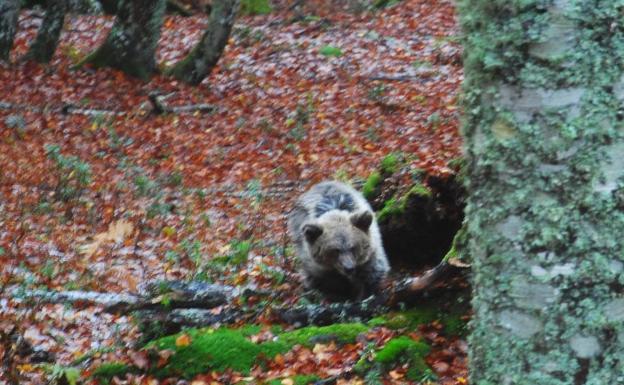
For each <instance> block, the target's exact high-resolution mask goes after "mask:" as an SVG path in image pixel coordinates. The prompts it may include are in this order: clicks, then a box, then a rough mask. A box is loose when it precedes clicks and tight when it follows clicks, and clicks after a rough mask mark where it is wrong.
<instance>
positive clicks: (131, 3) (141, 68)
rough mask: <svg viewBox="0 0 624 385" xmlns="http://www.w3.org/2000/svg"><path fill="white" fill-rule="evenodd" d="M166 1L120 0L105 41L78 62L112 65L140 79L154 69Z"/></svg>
mask: <svg viewBox="0 0 624 385" xmlns="http://www.w3.org/2000/svg"><path fill="white" fill-rule="evenodd" d="M165 6H166V1H165V0H120V2H119V6H118V9H117V17H116V19H115V24H114V25H113V28H112V29H111V31H110V32H109V34H108V36H107V37H106V40H105V41H104V43H102V45H101V46H100V47H98V48H97V49H96V50H95V51H94V52H93V53H91V54H89V55H88V56H87V57H86V58H85V59H84V60H83V61H82V62H81V63H79V64H78V65H79V66H80V65H82V64H85V63H91V64H93V65H95V66H96V67H105V66H107V67H113V68H117V69H120V70H122V71H123V72H125V73H127V74H129V75H131V76H135V77H138V78H141V79H145V80H147V79H149V77H150V76H151V75H152V74H153V73H154V72H155V71H156V61H155V59H154V55H155V52H156V45H157V44H158V39H159V37H160V30H161V27H162V23H163V17H164V14H165Z"/></svg>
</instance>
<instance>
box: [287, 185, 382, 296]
mask: <svg viewBox="0 0 624 385" xmlns="http://www.w3.org/2000/svg"><path fill="white" fill-rule="evenodd" d="M288 231H289V233H290V236H291V238H292V240H293V242H294V244H295V247H296V253H297V257H298V259H299V261H300V262H301V271H302V273H303V275H304V279H305V282H304V283H305V285H306V287H308V288H313V289H318V290H319V291H321V292H322V293H324V294H325V295H327V296H328V297H329V298H332V299H348V298H351V299H358V300H360V299H363V298H366V297H367V296H369V295H371V294H373V293H374V292H375V291H377V290H378V288H379V284H380V282H381V281H382V280H383V278H385V276H386V274H387V273H388V271H389V270H390V267H389V265H388V259H387V258H386V254H385V252H384V249H383V246H382V242H381V235H380V233H379V227H378V225H377V221H376V220H375V215H374V214H373V211H372V209H371V207H370V205H369V204H368V202H367V201H366V199H365V198H364V196H363V195H362V194H360V193H359V192H357V191H356V190H354V189H353V188H352V187H350V186H348V185H346V184H344V183H341V182H336V181H325V182H321V183H318V184H316V185H314V186H312V188H311V189H310V190H308V191H307V192H306V193H304V194H303V195H301V197H299V199H298V200H297V202H296V203H295V207H294V208H293V210H292V211H291V213H290V215H289V218H288Z"/></svg>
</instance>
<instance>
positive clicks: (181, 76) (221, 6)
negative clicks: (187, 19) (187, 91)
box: [167, 0, 240, 84]
mask: <svg viewBox="0 0 624 385" xmlns="http://www.w3.org/2000/svg"><path fill="white" fill-rule="evenodd" d="M239 3H240V2H239V0H216V1H214V2H213V4H212V12H211V13H210V20H209V22H208V27H207V28H206V31H205V32H204V34H203V36H202V38H201V40H200V41H199V43H197V45H196V46H195V48H193V50H192V51H191V52H190V53H189V54H188V55H187V56H186V58H184V59H182V60H181V61H180V62H178V63H176V65H175V66H173V67H172V68H170V69H169V70H168V71H167V72H168V74H169V75H171V76H173V77H175V78H176V79H178V80H181V81H183V82H186V83H189V84H199V83H201V81H202V80H203V79H204V78H205V77H206V76H208V74H210V71H212V69H213V68H214V66H215V65H216V64H217V62H218V61H219V58H220V57H221V54H222V53H223V49H224V48H225V45H226V44H227V41H228V38H229V36H230V31H231V30H232V26H233V25H234V19H235V18H236V12H237V11H238V8H239Z"/></svg>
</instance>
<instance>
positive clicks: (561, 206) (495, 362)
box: [459, 0, 624, 385]
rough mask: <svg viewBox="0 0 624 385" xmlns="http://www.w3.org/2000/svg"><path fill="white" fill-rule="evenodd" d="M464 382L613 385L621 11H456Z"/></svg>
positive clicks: (623, 263)
mask: <svg viewBox="0 0 624 385" xmlns="http://www.w3.org/2000/svg"><path fill="white" fill-rule="evenodd" d="M459 13H460V19H461V24H462V27H463V30H464V32H465V47H464V49H465V58H464V66H465V90H464V92H465V125H464V132H463V134H464V137H465V143H466V155H467V158H468V181H467V187H468V190H469V199H468V206H467V213H466V214H467V221H468V237H469V242H468V252H469V253H470V255H471V256H472V257H473V272H474V279H473V283H474V293H473V294H474V297H473V308H474V319H473V321H472V333H471V337H470V340H469V344H470V369H471V376H472V381H471V383H472V384H474V385H511V384H514V385H524V384H526V385H529V384H530V385H534V384H540V385H564V384H565V385H582V384H595V385H599V384H622V383H624V359H623V357H624V274H623V273H624V139H623V138H624V122H623V118H624V108H623V102H624V1H622V0H549V1H544V0H511V1H502V0H461V1H459Z"/></svg>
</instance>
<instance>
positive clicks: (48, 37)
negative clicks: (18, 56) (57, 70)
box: [25, 0, 67, 63]
mask: <svg viewBox="0 0 624 385" xmlns="http://www.w3.org/2000/svg"><path fill="white" fill-rule="evenodd" d="M66 12H67V1H66V0H48V2H47V11H46V15H45V18H44V19H43V22H42V23H41V26H40V27H39V31H38V32H37V37H36V38H35V41H34V42H33V44H32V45H31V46H30V49H29V50H28V53H26V56H25V59H27V60H30V59H32V60H35V61H37V62H39V63H47V62H49V61H50V60H51V59H52V56H53V55H54V51H56V47H57V45H58V42H59V37H60V36H61V30H62V29H63V23H64V22H65V13H66Z"/></svg>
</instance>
